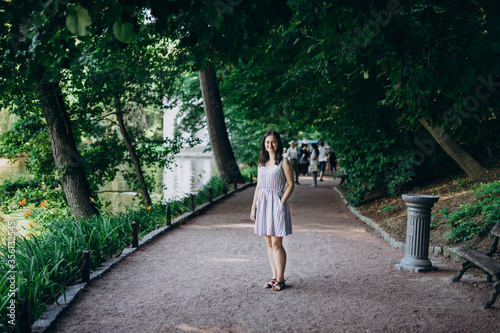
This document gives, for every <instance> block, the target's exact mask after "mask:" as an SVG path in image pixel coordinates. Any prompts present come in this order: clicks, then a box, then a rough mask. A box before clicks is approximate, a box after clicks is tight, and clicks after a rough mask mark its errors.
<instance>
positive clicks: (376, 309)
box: [52, 177, 500, 333]
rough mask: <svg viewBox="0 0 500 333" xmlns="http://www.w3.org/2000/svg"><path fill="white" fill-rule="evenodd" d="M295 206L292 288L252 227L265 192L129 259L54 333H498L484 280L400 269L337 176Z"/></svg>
mask: <svg viewBox="0 0 500 333" xmlns="http://www.w3.org/2000/svg"><path fill="white" fill-rule="evenodd" d="M301 182H302V185H300V186H297V187H296V191H295V192H294V194H293V196H292V197H291V199H290V206H291V212H292V222H293V235H290V236H288V237H286V238H285V240H284V246H285V249H286V250H287V253H288V264H287V269H286V274H285V276H286V279H287V281H286V282H287V288H286V289H284V290H283V291H281V292H275V291H271V290H265V289H263V288H262V287H263V285H264V283H265V282H266V281H267V280H268V279H269V278H270V277H271V276H270V274H271V272H270V268H269V265H268V261H267V254H266V247H265V243H264V240H263V239H262V238H260V237H258V236H256V235H254V233H253V223H252V221H250V219H249V214H250V206H251V201H252V197H253V192H254V188H253V187H250V188H247V189H245V190H243V191H241V192H238V193H235V194H234V195H233V196H231V197H230V198H228V199H226V200H224V201H222V202H221V203H219V204H217V205H215V206H214V207H213V208H211V209H209V210H208V211H207V212H206V213H204V214H203V215H201V216H198V217H196V218H195V219H193V220H192V221H191V222H189V223H188V224H185V225H182V226H180V227H179V228H177V229H174V230H172V231H170V232H168V233H166V234H165V235H163V236H161V237H160V238H158V239H156V240H155V241H154V243H153V244H149V245H146V246H144V247H142V248H141V250H140V251H138V252H136V253H134V254H133V255H131V256H129V257H127V258H126V259H125V260H124V261H123V262H121V263H120V264H118V265H117V266H116V267H114V268H113V269H112V270H111V271H110V272H109V273H107V274H106V275H104V276H103V277H102V278H101V279H99V280H96V281H94V282H93V283H91V284H90V285H89V287H88V288H86V289H85V291H84V292H83V293H82V294H81V295H80V296H78V299H77V300H76V302H75V303H74V304H73V305H72V306H71V307H70V308H69V309H68V311H67V312H66V313H65V314H64V315H63V317H62V318H61V319H60V320H58V321H57V323H56V326H55V327H54V329H53V330H52V332H72V333H78V332H85V333H87V332H92V333H95V332H107V333H114V332H127V333H131V332H141V333H143V332H146V333H154V332H222V333H229V332H398V333H399V332H481V333H483V332H484V333H485V332H493V331H497V330H498V328H499V327H500V304H499V302H497V303H496V304H495V306H494V308H493V309H490V310H482V302H483V301H485V300H486V298H487V297H488V296H489V293H490V291H491V290H492V285H491V284H489V283H486V282H484V278H483V277H482V276H480V275H479V274H477V275H473V274H467V275H466V276H464V278H463V281H461V282H458V283H451V277H452V276H453V275H454V274H455V273H456V272H457V270H458V268H459V264H458V263H456V262H453V261H451V260H449V259H446V258H443V257H439V258H434V257H431V259H432V261H433V263H434V266H437V267H438V268H439V270H438V271H436V272H432V273H420V274H419V273H411V272H406V271H398V270H395V269H394V264H396V263H399V262H400V260H401V258H402V257H404V251H403V250H400V249H395V248H392V247H390V246H389V245H388V244H387V242H386V241H385V240H383V239H382V237H381V236H380V235H379V234H377V233H376V232H374V231H373V230H372V229H371V228H370V227H368V226H366V225H365V224H363V222H361V221H359V220H357V219H356V218H355V217H354V216H353V215H352V213H351V212H350V211H349V209H348V208H346V207H345V205H344V203H343V202H342V200H341V199H340V197H339V195H338V193H337V192H336V191H334V190H333V189H332V187H333V185H334V181H333V180H332V179H331V177H330V179H329V180H327V181H325V182H321V183H319V187H316V188H314V187H310V186H309V185H310V184H311V180H310V179H305V178H304V179H301Z"/></svg>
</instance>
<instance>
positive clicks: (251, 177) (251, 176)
mask: <svg viewBox="0 0 500 333" xmlns="http://www.w3.org/2000/svg"><path fill="white" fill-rule="evenodd" d="M250 183H253V175H252V174H250Z"/></svg>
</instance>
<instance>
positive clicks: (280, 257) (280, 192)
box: [250, 131, 294, 291]
mask: <svg viewBox="0 0 500 333" xmlns="http://www.w3.org/2000/svg"><path fill="white" fill-rule="evenodd" d="M293 188H294V183H293V169H292V166H291V164H290V162H289V161H288V159H286V158H284V157H283V143H282V142H281V138H280V135H279V134H278V132H275V131H269V132H267V133H266V134H264V138H263V139H262V143H261V153H260V158H259V168H258V175H257V187H256V188H255V194H254V197H253V204H252V211H251V213H250V218H251V219H252V220H255V233H256V234H257V235H259V236H264V239H265V240H266V245H267V254H268V257H269V263H270V264H271V271H272V273H273V278H272V279H271V280H269V282H267V283H266V284H265V286H264V288H270V289H272V290H275V291H280V290H282V289H283V288H284V287H285V277H284V274H285V266H286V251H285V249H284V248H283V237H285V236H286V235H290V234H291V233H292V220H291V217H290V207H289V206H288V203H287V201H288V198H290V195H292V192H293Z"/></svg>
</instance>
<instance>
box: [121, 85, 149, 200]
mask: <svg viewBox="0 0 500 333" xmlns="http://www.w3.org/2000/svg"><path fill="white" fill-rule="evenodd" d="M114 100H115V107H116V118H117V119H118V124H119V126H120V132H121V134H122V137H123V141H125V146H126V147H127V150H128V153H129V154H130V158H131V159H132V163H133V165H134V170H135V176H136V177H137V182H138V183H139V193H141V196H142V200H143V201H144V204H145V205H146V207H148V206H151V197H150V196H149V192H148V186H147V185H146V181H145V180H144V173H143V172H142V167H141V162H140V161H139V157H138V156H137V153H136V151H135V147H134V145H133V144H132V141H131V140H130V136H129V135H128V131H127V127H126V126H125V121H124V120H123V113H122V107H121V102H120V96H118V93H116V92H115V93H114Z"/></svg>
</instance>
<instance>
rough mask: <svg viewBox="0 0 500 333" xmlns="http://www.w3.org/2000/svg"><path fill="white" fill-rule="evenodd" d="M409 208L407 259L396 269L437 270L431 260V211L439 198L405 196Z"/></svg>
mask: <svg viewBox="0 0 500 333" xmlns="http://www.w3.org/2000/svg"><path fill="white" fill-rule="evenodd" d="M402 197H403V200H404V201H405V203H406V206H407V207H408V213H407V225H406V246H405V257H404V258H403V259H402V260H401V262H400V263H399V264H396V265H395V266H394V268H396V269H399V270H405V271H412V272H416V273H420V272H430V271H434V270H436V269H437V267H433V266H432V262H431V261H430V260H429V235H430V225H431V210H432V207H433V206H434V204H435V203H436V202H437V201H438V200H439V197H438V196H432V195H419V194H403V196H402Z"/></svg>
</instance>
